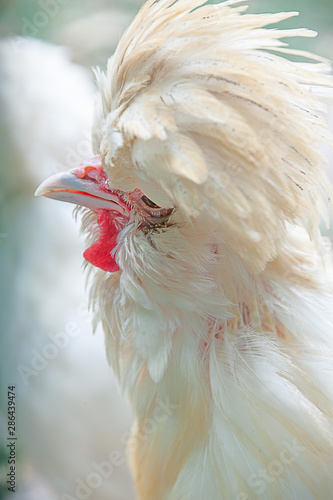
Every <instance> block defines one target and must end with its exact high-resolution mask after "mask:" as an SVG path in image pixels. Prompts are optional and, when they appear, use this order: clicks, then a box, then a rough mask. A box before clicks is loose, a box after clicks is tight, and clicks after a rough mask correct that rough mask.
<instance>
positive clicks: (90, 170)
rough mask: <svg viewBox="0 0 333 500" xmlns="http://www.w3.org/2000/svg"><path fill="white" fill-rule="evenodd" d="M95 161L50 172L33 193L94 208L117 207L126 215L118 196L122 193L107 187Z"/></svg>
mask: <svg viewBox="0 0 333 500" xmlns="http://www.w3.org/2000/svg"><path fill="white" fill-rule="evenodd" d="M93 160H95V159H93ZM94 163H95V161H91V162H85V163H83V164H82V165H80V167H78V168H77V169H73V170H69V171H67V172H60V173H58V174H55V175H52V176H51V177H49V178H48V179H46V180H45V181H44V182H42V184H41V185H40V186H39V187H38V188H37V190H36V192H35V196H46V197H47V198H52V199H55V200H59V201H66V202H68V203H74V204H76V205H81V206H84V207H87V208H90V209H91V210H94V211H95V212H98V211H99V210H116V211H117V212H120V213H121V214H123V215H127V214H128V212H129V208H128V205H127V204H126V203H125V202H124V200H122V198H121V194H122V193H121V192H119V191H115V190H112V189H109V187H108V185H107V177H106V175H105V173H104V171H103V170H102V167H101V165H100V164H99V165H96V164H94Z"/></svg>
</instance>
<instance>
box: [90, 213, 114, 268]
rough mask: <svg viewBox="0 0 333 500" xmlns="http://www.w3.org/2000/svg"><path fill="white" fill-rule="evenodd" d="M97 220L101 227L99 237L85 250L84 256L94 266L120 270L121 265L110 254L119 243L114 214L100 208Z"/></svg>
mask: <svg viewBox="0 0 333 500" xmlns="http://www.w3.org/2000/svg"><path fill="white" fill-rule="evenodd" d="M97 222H98V225H99V229H100V236H99V239H98V241H96V243H94V244H93V245H92V246H91V247H90V248H88V249H87V250H86V251H85V252H84V254H83V256H84V258H85V259H86V260H87V261H88V262H90V263H91V264H92V265H93V266H96V267H99V268H100V269H103V271H108V272H109V273H114V272H115V271H119V266H118V264H117V263H116V261H115V260H114V258H113V257H111V255H110V254H111V251H112V250H113V249H114V247H115V246H116V245H117V236H118V233H119V229H117V227H116V224H115V220H114V218H113V214H112V212H110V211H109V210H100V211H99V212H98V217H97Z"/></svg>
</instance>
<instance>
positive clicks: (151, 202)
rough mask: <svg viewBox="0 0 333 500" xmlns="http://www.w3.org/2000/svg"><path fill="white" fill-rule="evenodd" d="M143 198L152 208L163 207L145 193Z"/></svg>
mask: <svg viewBox="0 0 333 500" xmlns="http://www.w3.org/2000/svg"><path fill="white" fill-rule="evenodd" d="M141 200H142V201H143V202H144V203H145V204H146V205H147V206H148V207H150V208H161V207H160V206H159V205H156V203H154V202H153V201H151V200H150V199H149V198H147V196H145V195H143V196H142V198H141Z"/></svg>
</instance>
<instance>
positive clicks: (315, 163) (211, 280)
mask: <svg viewBox="0 0 333 500" xmlns="http://www.w3.org/2000/svg"><path fill="white" fill-rule="evenodd" d="M204 3H205V2H204V1H203V0H191V1H190V0H178V1H174V0H159V1H155V0H149V1H148V2H147V3H146V4H145V5H144V6H143V7H142V9H141V11H140V12H139V14H138V16H137V17H136V19H135V20H134V22H133V23H132V25H131V26H130V27H129V29H128V30H127V32H126V33H125V34H124V36H123V38H122V39H121V41H120V42H119V45H118V48H117V49H116V52H115V54H114V55H113V56H112V57H111V59H110V60H109V62H108V67H107V71H106V73H103V72H101V71H98V72H97V78H98V82H99V87H100V96H99V99H98V101H97V107H96V115H95V125H94V129H93V134H94V144H95V154H96V156H95V157H94V158H93V159H92V160H88V161H86V162H84V163H83V164H82V165H80V166H79V167H77V168H75V169H73V170H71V171H69V172H67V173H62V174H60V175H56V176H53V177H52V178H50V179H48V180H46V181H45V182H44V183H43V184H42V185H41V186H40V187H39V189H38V191H37V194H39V195H44V196H48V197H50V198H55V199H59V200H63V201H68V202H71V203H76V204H78V205H81V206H84V207H87V208H88V210H85V212H84V215H83V229H84V230H85V231H86V232H87V233H88V242H89V248H88V249H87V250H86V252H85V254H84V255H85V258H86V260H87V261H88V262H90V263H91V264H93V266H95V268H100V269H98V270H96V273H95V277H94V284H93V287H92V293H91V300H92V304H93V305H94V308H95V311H96V319H97V320H101V321H102V324H103V327H104V331H105V338H106V350H107V355H108V359H109V361H110V363H111V365H112V367H113V369H114V371H115V373H116V375H117V377H118V379H119V381H120V383H121V385H122V387H123V388H124V390H125V391H126V392H127V393H128V394H129V397H130V400H131V404H132V407H133V411H134V414H135V424H134V427H133V433H132V437H131V439H130V441H129V450H130V453H131V460H132V467H133V473H134V477H135V481H136V487H137V493H138V498H140V500H193V499H195V500H203V499H205V500H222V499H223V500H254V499H256V500H281V499H284V500H292V499H293V500H296V499H298V500H314V499H316V500H319V499H320V500H330V499H331V498H332V489H333V477H332V465H333V420H332V419H333V383H332V382H333V365H332V362H333V308H332V301H333V273H332V263H331V254H330V248H329V244H328V243H327V241H326V240H325V239H324V238H323V237H322V236H321V235H320V231H319V222H320V218H321V216H322V215H324V216H327V205H328V203H327V202H328V200H329V196H330V195H329V191H330V188H329V184H328V182H327V180H326V178H325V174H324V164H325V160H324V158H323V156H322V154H321V153H320V150H319V147H320V146H319V145H320V142H321V141H323V140H324V141H326V142H328V143H331V142H332V139H331V137H330V135H329V133H328V131H327V127H326V123H325V119H324V116H323V114H324V111H325V106H324V105H323V104H322V102H321V101H320V99H319V98H318V97H317V94H321V95H324V94H325V93H326V92H327V91H328V90H329V88H331V87H332V85H333V79H332V78H331V77H330V76H328V75H325V73H327V70H328V69H329V63H328V62H327V61H324V60H322V59H321V58H319V57H316V56H313V55H311V54H308V53H303V52H299V51H296V50H290V49H288V48H286V46H285V44H283V43H282V42H281V41H280V38H283V37H292V36H312V35H313V33H312V32H310V31H308V30H280V31H279V30H277V29H266V26H267V25H270V24H272V23H276V22H278V21H281V20H284V19H287V18H289V17H291V16H293V15H294V14H293V13H281V14H274V15H273V14H263V15H249V14H246V13H244V12H245V10H246V6H243V5H241V6H236V4H240V3H243V2H240V1H237V0H227V1H225V2H222V3H219V4H217V5H203V4H204ZM285 53H287V54H289V55H303V56H304V57H306V58H308V60H309V62H307V63H302V64H296V63H294V62H291V61H289V60H287V59H285V58H284V57H282V56H283V54H285ZM318 88H320V92H317V90H318Z"/></svg>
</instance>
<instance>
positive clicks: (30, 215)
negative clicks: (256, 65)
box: [0, 0, 333, 500]
mask: <svg viewBox="0 0 333 500" xmlns="http://www.w3.org/2000/svg"><path fill="white" fill-rule="evenodd" d="M141 3H142V2H141V0H117V1H115V0H95V1H94V2H92V1H88V0H1V4H0V37H1V38H0V106H1V108H0V149H1V156H0V158H1V168H0V268H1V282H0V306H1V337H0V338H1V350H0V375H1V379H0V380H1V394H0V408H1V413H0V432H1V434H0V436H1V437H0V498H4V499H6V500H7V499H8V498H11V499H12V498H14V499H15V500H57V499H59V500H78V499H91V500H132V499H134V498H135V497H134V493H133V486H132V481H131V477H130V474H129V470H128V466H127V459H126V440H127V436H128V432H129V429H130V423H131V415H130V411H129V408H128V406H127V404H126V401H124V399H123V398H121V397H120V395H119V392H118V388H117V385H116V383H115V380H114V378H113V375H112V372H111V371H110V369H109V367H108V366H107V363H106V360H105V355H104V342H103V333H102V331H101V330H100V329H99V328H98V329H97V332H96V335H95V336H94V337H93V336H92V327H91V314H90V312H89V311H88V309H87V293H86V292H85V282H84V274H83V270H82V260H83V258H82V254H83V251H84V242H83V241H82V239H81V237H80V234H79V224H76V223H75V221H74V220H73V217H72V207H71V206H70V205H66V204H61V203H57V202H53V201H52V200H46V199H36V198H34V197H33V193H34V191H35V189H36V187H37V186H38V184H39V183H40V182H41V181H42V180H43V179H44V178H46V177H47V176H48V175H51V174H53V173H56V172H58V171H60V170H65V169H68V168H73V167H74V166H76V165H77V164H79V163H80V161H81V160H82V159H84V158H87V157H89V155H90V156H91V155H92V152H91V144H90V128H91V121H92V112H93V101H94V95H95V84H94V78H93V73H92V70H91V67H92V66H96V65H101V66H102V67H105V63H106V59H107V58H108V57H109V56H110V55H111V53H112V52H113V50H114V48H115V46H116V44H117V42H118V40H119V39H120V37H121V35H122V33H123V31H124V29H125V28H126V26H127V25H128V24H129V23H130V21H131V19H132V18H133V17H134V15H135V13H136V12H137V11H138V9H139V7H140V5H141ZM210 3H214V2H210ZM249 3H250V10H251V11H252V12H277V11H281V10H287V11H288V10H298V11H300V16H299V17H298V18H294V19H291V20H289V21H287V22H286V23H284V24H285V26H288V27H289V26H293V27H303V26H306V27H309V28H312V29H314V30H316V31H318V32H319V36H318V37H317V38H316V39H299V40H295V39H291V40H290V43H291V45H292V46H296V45H297V46H298V47H301V48H304V49H307V50H311V51H314V52H317V53H319V54H321V55H323V56H326V57H328V58H331V59H333V3H332V0H252V1H250V2H249ZM332 115H333V114H332V113H331V112H330V115H329V120H330V121H331V126H332V129H333V119H332ZM324 151H325V153H326V154H327V156H328V160H329V164H330V165H333V162H332V158H331V154H332V153H331V152H330V151H329V150H328V149H327V148H325V149H324ZM8 386H15V393H16V424H17V428H16V435H17V438H18V440H17V448H16V452H17V464H16V479H17V489H16V492H15V493H14V494H13V493H10V492H9V494H8V490H7V487H8V485H7V484H6V481H7V477H6V474H7V472H8V464H7V460H8V448H7V446H6V445H7V435H8V434H7V387H8ZM115 457H117V458H115Z"/></svg>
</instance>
